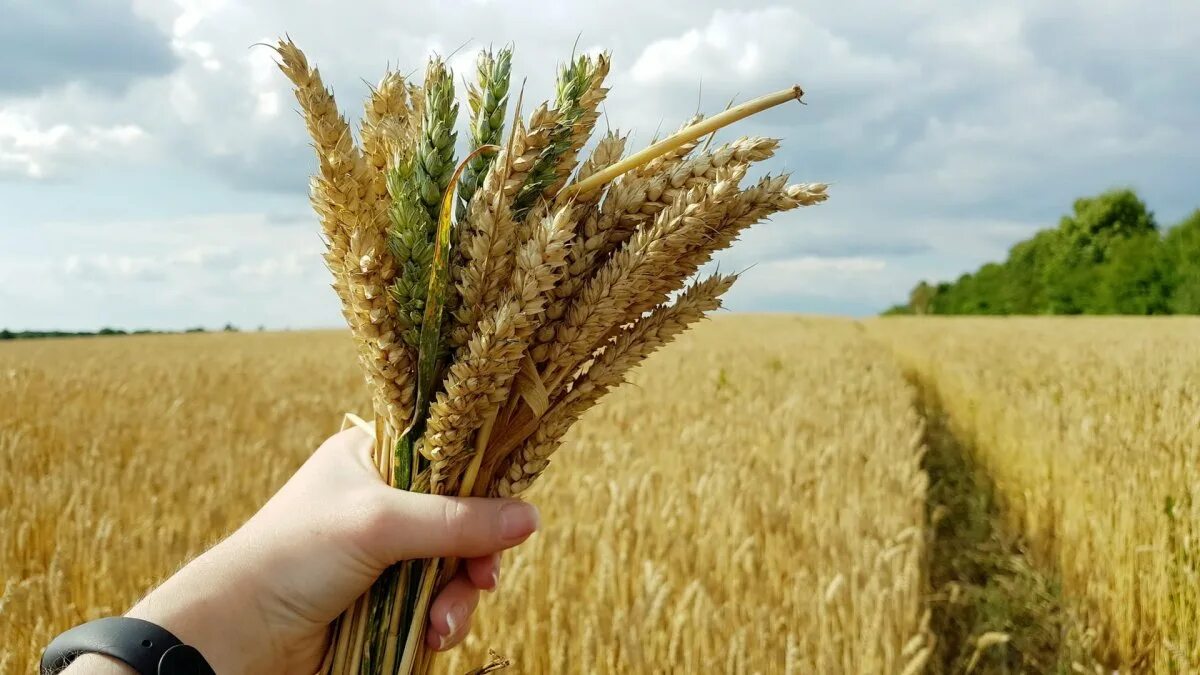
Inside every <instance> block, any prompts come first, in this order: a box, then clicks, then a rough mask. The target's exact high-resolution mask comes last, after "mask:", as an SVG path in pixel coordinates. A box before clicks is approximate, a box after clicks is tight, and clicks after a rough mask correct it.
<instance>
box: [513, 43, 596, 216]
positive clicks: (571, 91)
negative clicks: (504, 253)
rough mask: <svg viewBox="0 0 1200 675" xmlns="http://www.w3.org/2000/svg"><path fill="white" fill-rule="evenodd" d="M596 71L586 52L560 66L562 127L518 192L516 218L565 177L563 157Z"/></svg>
mask: <svg viewBox="0 0 1200 675" xmlns="http://www.w3.org/2000/svg"><path fill="white" fill-rule="evenodd" d="M596 74H597V73H596V63H595V62H594V61H593V60H592V58H591V57H590V56H587V55H586V54H584V55H580V56H579V57H577V58H575V59H573V60H572V61H570V62H569V63H567V64H566V65H564V66H562V67H561V68H559V71H558V84H557V87H556V89H557V95H556V97H555V105H556V106H557V108H558V112H559V121H558V126H557V127H556V128H555V129H554V132H553V133H552V134H551V136H550V144H549V145H547V146H546V149H545V150H543V151H542V154H541V156H540V157H538V160H537V163H536V164H534V166H533V169H532V170H531V171H530V172H529V178H527V179H526V180H525V184H524V185H523V186H522V187H521V191H520V192H518V193H517V197H516V199H515V200H514V202H513V207H514V208H513V212H514V215H515V216H516V220H518V221H520V220H521V219H522V218H523V217H524V216H525V214H526V213H528V212H529V209H530V208H532V207H533V205H534V204H535V203H536V202H537V198H538V197H539V196H541V194H542V192H543V191H545V189H546V188H548V187H550V186H551V185H553V184H554V183H556V182H557V181H558V180H559V178H561V176H560V173H559V171H560V169H559V159H560V158H561V157H562V156H563V154H565V153H566V152H567V151H568V150H570V149H571V141H572V132H573V130H574V126H575V123H576V122H578V121H579V118H580V117H581V116H582V115H583V113H584V108H583V106H582V105H581V102H582V99H583V95H584V94H585V93H586V92H587V91H588V89H589V88H590V87H591V86H592V80H593V78H594V77H595V76H596ZM568 170H569V169H568Z"/></svg>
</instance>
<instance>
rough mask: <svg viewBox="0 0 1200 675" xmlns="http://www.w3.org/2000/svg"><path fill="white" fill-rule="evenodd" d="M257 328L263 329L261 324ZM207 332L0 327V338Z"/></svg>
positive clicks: (230, 329) (230, 326)
mask: <svg viewBox="0 0 1200 675" xmlns="http://www.w3.org/2000/svg"><path fill="white" fill-rule="evenodd" d="M258 330H260V331H261V330H264V329H263V327H262V326H259V327H258ZM221 331H222V332H225V333H237V332H239V329H238V327H237V326H234V325H233V324H231V323H227V324H225V327H224V328H222V329H221ZM207 332H209V331H208V330H207V329H206V328H204V327H202V326H197V327H195V328H186V329H184V330H147V329H139V330H125V329H123V328H101V329H100V330H97V331H86V330H85V331H69V330H16V331H14V330H9V329H7V328H3V329H0V340H35V339H39V338H63V337H103V336H108V335H176V334H179V333H207Z"/></svg>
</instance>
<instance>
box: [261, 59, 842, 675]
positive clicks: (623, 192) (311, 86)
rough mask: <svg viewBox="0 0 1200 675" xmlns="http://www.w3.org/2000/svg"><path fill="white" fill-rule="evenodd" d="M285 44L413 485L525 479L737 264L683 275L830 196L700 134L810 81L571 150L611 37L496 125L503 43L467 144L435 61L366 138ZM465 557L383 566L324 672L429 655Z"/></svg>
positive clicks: (381, 391) (345, 293)
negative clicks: (673, 127) (642, 139)
mask: <svg viewBox="0 0 1200 675" xmlns="http://www.w3.org/2000/svg"><path fill="white" fill-rule="evenodd" d="M277 51H278V54H279V56H280V59H281V63H280V67H281V69H282V70H283V72H284V73H285V74H286V75H287V76H288V78H289V79H290V80H291V81H292V82H293V83H294V84H295V88H296V98H297V100H298V101H299V103H300V107H301V110H302V112H303V115H304V119H305V121H306V123H307V126H308V130H309V133H310V134H311V136H312V139H313V143H314V147H315V148H316V151H317V157H318V165H319V168H318V174H317V175H316V176H315V177H314V179H313V182H312V203H313V207H314V209H315V210H316V212H317V213H318V215H319V216H320V221H321V226H322V229H323V231H324V236H325V240H326V243H327V248H326V252H325V262H326V264H327V266H328V267H329V270H330V271H331V272H332V274H333V278H334V282H333V287H334V290H335V291H336V292H337V294H338V297H339V298H340V299H341V303H342V310H343V314H344V315H345V317H346V321H347V323H348V324H349V325H350V329H351V331H352V333H353V334H354V337H355V340H356V343H357V346H358V355H359V359H360V361H361V362H362V366H363V369H364V371H365V373H366V377H367V381H368V382H369V384H370V386H371V388H372V394H373V400H374V407H375V415H376V420H375V423H374V426H373V433H374V435H375V438H376V441H377V442H376V453H375V461H376V463H377V464H378V466H379V468H380V471H381V473H382V475H383V477H384V478H385V480H387V481H388V482H389V483H390V484H391V485H393V486H395V487H397V488H400V489H406V490H416V491H422V492H433V493H438V494H448V495H460V496H504V497H511V496H516V495H519V494H520V493H521V492H523V491H524V490H525V489H526V488H528V487H529V485H530V484H531V483H532V482H533V481H534V480H535V479H536V478H537V477H538V476H539V475H540V474H541V473H542V472H543V471H544V470H545V469H546V467H547V465H548V464H549V458H550V455H551V454H552V453H553V452H554V450H555V449H556V448H557V447H558V446H559V444H560V443H561V440H562V437H563V435H564V434H565V433H566V431H567V429H568V428H570V426H571V425H572V424H573V423H574V422H575V421H576V420H577V419H578V418H579V416H580V415H581V414H583V412H584V411H586V410H587V409H588V408H590V407H591V406H592V405H594V404H595V403H596V401H597V400H598V399H599V398H600V397H601V396H603V395H604V394H605V393H606V392H607V391H609V390H610V389H612V388H613V387H615V386H617V385H619V384H621V382H623V381H624V378H625V375H626V374H627V373H628V372H629V370H630V369H631V368H633V367H634V366H635V365H637V364H638V363H639V362H640V361H641V360H642V359H644V358H646V357H647V356H648V355H649V354H651V353H652V352H654V351H655V350H656V349H658V348H659V347H661V346H662V345H663V344H665V343H667V342H669V341H671V340H672V339H673V338H674V337H675V336H676V335H678V334H679V333H680V332H681V331H683V330H684V329H686V328H687V327H688V326H689V325H690V324H692V323H694V322H696V321H698V320H699V319H700V318H702V317H703V316H704V314H705V313H706V312H710V311H712V310H715V309H716V308H718V307H719V306H720V297H721V295H722V294H723V293H724V292H725V291H726V290H728V289H729V287H730V285H731V284H732V283H733V281H734V279H735V276H734V275H713V276H710V277H708V278H706V279H704V280H702V281H697V282H695V283H692V284H691V285H690V286H687V284H688V280H689V279H691V278H692V277H693V276H694V275H695V274H696V273H697V272H698V270H699V269H700V268H701V267H702V266H703V265H704V264H705V263H707V262H708V261H709V260H710V258H711V257H712V255H713V254H714V253H715V252H716V251H718V250H720V249H723V248H725V247H727V246H729V245H730V244H731V243H732V242H733V241H734V240H735V239H736V238H737V237H738V235H739V234H740V233H741V232H742V231H743V230H744V229H746V228H747V227H749V226H750V225H752V224H754V223H755V222H757V221H759V220H762V219H763V218H765V217H768V216H770V215H772V214H774V213H778V212H780V211H785V210H789V209H793V208H796V207H799V206H808V205H811V204H816V203H818V202H821V201H824V199H825V189H826V186H825V185H823V184H799V185H789V184H788V183H787V177H786V176H767V177H765V178H763V179H761V180H759V181H758V182H757V183H755V184H754V185H751V186H750V187H747V188H744V189H743V188H742V187H740V182H741V180H742V179H743V178H744V177H745V175H746V173H747V171H748V169H749V167H750V165H751V164H752V163H753V162H756V161H760V160H763V159H766V158H767V157H770V156H771V154H772V153H773V151H774V149H775V147H776V146H777V141H775V140H773V139H767V138H743V139H739V140H737V141H734V142H732V143H729V144H726V145H723V146H720V147H718V148H716V149H708V147H707V146H706V147H703V148H700V142H701V141H702V139H703V138H704V137H705V136H707V135H709V134H711V133H713V132H715V131H716V130H718V129H720V128H721V127H723V126H725V125H728V124H730V123H732V122H734V121H736V120H738V119H741V118H744V117H746V116H748V115H751V114H754V113H756V112H758V111H761V110H764V109H766V108H768V107H771V106H774V105H778V104H780V103H783V102H784V101H788V100H793V99H798V98H799V97H800V95H801V93H802V92H801V91H800V89H799V87H793V88H789V89H787V90H784V91H782V92H779V93H776V94H772V95H769V96H765V97H762V98H760V99H756V100H754V101H751V102H749V103H746V104H743V105H741V106H737V107H735V108H731V109H729V110H727V111H725V112H723V113H722V114H720V115H717V116H715V117H713V118H710V119H707V120H693V121H692V122H691V123H690V124H688V125H686V126H685V127H684V128H683V129H681V130H680V131H679V132H678V133H676V134H675V135H673V136H671V137H669V138H667V139H664V140H662V141H660V142H658V143H655V144H653V145H652V146H650V147H649V148H647V149H646V150H643V151H642V152H639V153H637V154H635V155H633V156H631V157H628V158H626V159H624V160H622V159H621V156H622V154H623V152H624V149H625V143H626V139H625V137H622V136H620V135H617V134H614V133H609V134H607V135H606V136H605V137H604V138H602V139H600V140H599V141H598V142H597V144H596V146H595V148H594V149H593V151H592V153H591V155H590V156H589V157H588V158H587V159H586V160H584V161H583V162H580V163H578V168H576V164H577V158H578V156H579V154H580V152H581V151H582V150H583V148H584V147H585V146H586V145H587V142H588V140H589V138H590V137H591V134H592V131H593V129H594V127H595V126H596V122H597V120H598V118H599V106H600V104H601V102H602V101H603V100H604V98H605V95H606V93H607V91H608V90H607V88H606V87H605V77H606V76H607V74H608V70H609V57H608V55H607V54H601V55H598V56H579V57H577V58H574V59H573V60H572V61H571V62H570V63H568V64H567V65H566V66H565V67H563V68H561V69H560V71H559V74H558V86H557V95H556V98H555V100H554V102H553V104H551V103H549V102H547V103H543V104H541V105H539V106H537V107H536V108H534V110H533V112H532V113H531V114H530V116H529V119H528V120H527V121H526V120H524V119H523V118H522V117H521V115H520V107H521V103H520V100H519V98H518V102H517V105H516V108H517V111H516V113H515V115H514V121H513V123H512V129H511V131H510V133H509V135H508V138H507V139H506V140H503V141H502V133H503V126H504V120H505V118H506V116H507V106H508V99H509V81H510V64H511V57H512V53H511V50H510V49H502V50H499V51H498V52H493V51H491V50H487V51H484V52H482V53H481V54H480V56H479V59H478V69H477V70H478V72H477V82H476V83H475V84H473V85H472V86H471V87H470V88H469V91H468V103H469V108H470V113H469V126H470V146H471V147H470V153H469V154H468V155H467V157H466V158H465V159H464V160H462V162H461V163H460V162H457V160H456V157H455V145H456V142H457V133H456V131H455V127H456V122H457V117H458V104H457V103H456V97H455V90H454V80H453V76H452V75H451V73H450V71H449V69H448V68H447V67H446V64H445V63H444V62H443V61H442V60H441V59H439V58H434V59H432V60H431V61H430V62H429V65H428V67H427V69H426V72H425V79H424V82H423V84H422V85H421V86H416V85H413V84H410V83H408V82H405V81H404V79H403V78H402V77H400V76H399V75H397V74H395V73H389V74H388V75H387V76H385V77H384V78H383V80H382V81H381V82H380V83H379V85H378V86H377V87H376V88H374V90H373V91H372V93H371V96H370V99H369V100H368V101H367V105H366V111H365V114H364V116H363V121H362V128H361V130H360V133H359V139H360V140H359V143H358V144H356V143H355V141H354V139H353V137H352V133H351V129H350V127H349V125H348V124H347V122H346V120H345V118H343V117H342V116H341V114H340V113H339V111H338V109H337V106H336V104H335V102H334V99H333V95H332V93H331V92H330V91H329V90H328V89H327V88H326V87H325V85H324V84H323V82H322V80H321V77H320V74H319V73H318V72H317V70H316V69H315V68H312V67H310V66H309V64H308V62H307V60H306V59H305V57H304V54H303V53H302V52H301V51H300V50H299V49H298V48H297V47H296V46H295V44H293V43H292V42H291V41H290V40H282V41H280V43H279V44H278V46H277ZM698 148H699V151H698V152H697V149H698ZM456 193H457V209H456V208H455V207H456V202H455V195H456ZM456 210H457V215H458V218H457V222H454V218H453V214H454V213H455V211H456ZM684 286H687V288H686V290H684V291H683V292H682V293H681V294H679V295H678V296H677V297H675V298H674V299H672V295H673V294H674V293H675V292H676V291H678V290H680V289H682V288H684ZM456 565H457V563H456V561H453V560H429V561H414V562H410V563H406V564H402V565H398V566H396V567H395V568H393V569H392V570H389V572H388V573H387V574H385V575H384V577H383V578H381V579H380V580H379V581H378V582H377V583H376V584H375V586H373V587H372V589H371V590H370V591H369V592H368V593H367V594H366V595H364V596H363V597H362V598H360V599H359V601H358V602H357V603H356V604H355V605H354V607H352V608H351V609H349V610H347V612H346V613H345V614H344V615H343V616H342V617H341V619H340V620H339V622H338V626H337V630H336V631H335V635H334V639H333V643H332V645H331V648H330V650H329V655H328V657H327V659H326V665H325V667H324V672H326V673H338V674H342V673H389V674H391V673H406V674H407V673H412V672H425V671H427V670H428V669H429V666H430V663H431V659H432V652H431V651H429V650H428V649H427V648H425V646H424V640H423V639H422V638H423V635H422V631H423V629H424V625H425V617H426V614H427V612H428V605H429V601H430V598H431V597H432V595H433V592H434V590H435V589H436V587H437V586H438V585H439V584H441V583H445V581H446V580H448V579H449V578H450V577H451V576H452V575H453V574H454V572H455V569H456Z"/></svg>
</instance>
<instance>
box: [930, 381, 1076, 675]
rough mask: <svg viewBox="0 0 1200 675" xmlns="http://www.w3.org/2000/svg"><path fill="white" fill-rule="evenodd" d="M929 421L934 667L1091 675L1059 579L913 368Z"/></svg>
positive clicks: (947, 670)
mask: <svg viewBox="0 0 1200 675" xmlns="http://www.w3.org/2000/svg"><path fill="white" fill-rule="evenodd" d="M906 377H907V379H908V381H909V383H910V385H911V386H912V388H913V390H914V392H915V397H914V402H915V404H916V406H917V410H918V412H919V413H920V415H921V417H922V418H923V419H924V422H925V429H924V439H923V440H924V443H925V446H926V448H927V450H926V454H925V456H924V460H923V463H922V464H923V468H924V469H925V471H926V473H927V474H928V475H929V479H930V482H929V493H928V497H927V511H926V514H927V518H928V521H927V522H928V527H929V533H930V542H929V560H928V593H929V594H928V605H929V607H930V608H931V610H932V629H933V631H934V633H935V634H936V635H937V637H938V642H937V647H936V651H935V653H934V658H933V659H931V661H930V665H929V668H928V672H931V673H945V674H958V673H997V674H1002V673H1003V674H1007V673H1072V672H1092V668H1094V666H1092V667H1088V668H1084V667H1083V665H1082V664H1083V663H1088V662H1090V659H1089V658H1088V657H1086V656H1085V654H1086V651H1085V650H1084V649H1083V648H1082V647H1081V646H1080V641H1079V640H1078V639H1077V638H1076V636H1075V632H1074V630H1073V626H1074V624H1073V622H1072V621H1071V620H1070V616H1069V614H1068V610H1067V609H1066V607H1065V605H1064V603H1063V600H1062V597H1061V594H1060V591H1059V587H1058V584H1057V582H1056V581H1055V580H1054V579H1053V577H1052V576H1048V575H1046V574H1045V573H1044V572H1043V571H1041V570H1039V569H1037V568H1035V567H1034V566H1033V565H1032V564H1031V562H1030V561H1029V559H1028V558H1027V557H1026V555H1025V551H1024V546H1023V545H1022V542H1021V541H1020V540H1019V539H1018V538H1015V537H1012V536H1010V535H1009V534H1008V533H1006V532H1005V531H1004V528H1003V527H1002V526H1001V520H1000V505H999V504H998V502H997V500H996V497H995V492H994V489H993V486H992V484H991V480H990V479H989V478H988V476H987V474H986V472H985V471H984V470H982V468H980V467H978V466H977V465H975V463H974V462H973V460H972V453H971V444H970V442H969V441H968V440H966V439H964V438H962V437H960V436H959V435H956V433H955V430H954V428H953V425H952V424H951V421H950V419H949V418H948V416H947V414H946V412H945V411H944V409H943V407H942V405H941V402H940V400H939V398H938V394H937V391H936V388H935V386H934V385H932V384H931V383H928V382H926V381H924V380H923V379H922V377H921V376H920V375H919V374H917V373H915V372H912V371H906Z"/></svg>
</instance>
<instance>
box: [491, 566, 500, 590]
mask: <svg viewBox="0 0 1200 675" xmlns="http://www.w3.org/2000/svg"><path fill="white" fill-rule="evenodd" d="M497 588H500V562H499V561H496V562H495V563H493V564H492V587H491V588H489V589H488V592H489V593H494V592H495V591H496V589H497Z"/></svg>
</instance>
